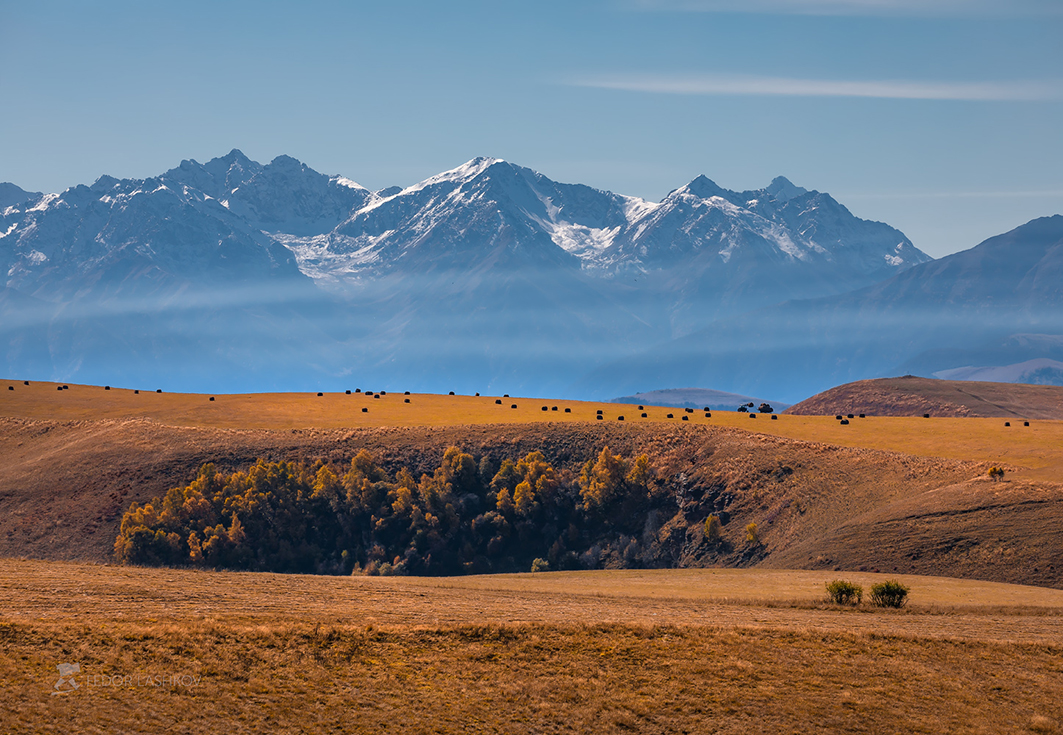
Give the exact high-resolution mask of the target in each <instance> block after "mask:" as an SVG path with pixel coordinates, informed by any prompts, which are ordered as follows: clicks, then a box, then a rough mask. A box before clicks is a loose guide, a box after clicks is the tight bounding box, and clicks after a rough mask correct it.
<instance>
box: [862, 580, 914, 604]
mask: <svg viewBox="0 0 1063 735" xmlns="http://www.w3.org/2000/svg"><path fill="white" fill-rule="evenodd" d="M907 601H908V588H907V587H905V586H904V585H903V584H901V583H900V582H898V581H896V580H894V579H890V580H887V581H885V582H879V583H878V584H874V585H871V604H872V605H877V606H878V607H904V603H905V602H907Z"/></svg>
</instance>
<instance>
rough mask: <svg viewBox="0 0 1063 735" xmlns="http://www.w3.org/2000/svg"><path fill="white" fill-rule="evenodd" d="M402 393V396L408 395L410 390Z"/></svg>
mask: <svg viewBox="0 0 1063 735" xmlns="http://www.w3.org/2000/svg"><path fill="white" fill-rule="evenodd" d="M402 395H404V396H408V395H410V391H406V392H405V393H403V394H402Z"/></svg>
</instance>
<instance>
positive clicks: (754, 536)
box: [746, 523, 760, 546]
mask: <svg viewBox="0 0 1063 735" xmlns="http://www.w3.org/2000/svg"><path fill="white" fill-rule="evenodd" d="M746 541H748V542H749V543H751V544H753V545H754V546H759V545H760V534H759V533H757V524H756V523H750V524H749V525H748V526H746Z"/></svg>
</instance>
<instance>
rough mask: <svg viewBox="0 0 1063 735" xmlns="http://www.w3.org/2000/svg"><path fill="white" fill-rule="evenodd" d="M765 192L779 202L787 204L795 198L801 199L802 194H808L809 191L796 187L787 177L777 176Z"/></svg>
mask: <svg viewBox="0 0 1063 735" xmlns="http://www.w3.org/2000/svg"><path fill="white" fill-rule="evenodd" d="M764 192H765V193H766V194H770V195H771V197H772V198H773V199H774V200H775V201H777V202H785V201H788V200H790V199H794V198H795V197H799V196H801V195H802V194H807V193H808V189H805V188H803V187H800V186H795V185H794V184H793V183H792V182H791V181H790V180H789V179H788V178H786V177H785V176H776V177H775V178H774V179H772V180H771V183H770V184H768V186H767V187H765V189H764Z"/></svg>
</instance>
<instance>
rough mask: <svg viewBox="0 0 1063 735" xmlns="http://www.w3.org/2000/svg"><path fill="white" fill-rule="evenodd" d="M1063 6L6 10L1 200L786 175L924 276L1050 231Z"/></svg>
mask: <svg viewBox="0 0 1063 735" xmlns="http://www.w3.org/2000/svg"><path fill="white" fill-rule="evenodd" d="M1060 39H1063V1H1061V0H1011V1H1010V2H1003V1H998V0H919V1H917V0H587V1H586V2H576V1H574V0H569V1H568V2H553V1H552V0H537V1H536V2H522V3H516V2H512V3H511V2H505V3H500V2H497V0H495V1H494V2H467V1H463V0H455V1H452V2H428V1H425V2H414V1H411V0H389V1H388V2H376V3H372V4H370V3H361V2H303V3H298V4H296V3H279V2H267V1H262V0H260V1H258V2H228V3H213V2H198V1H195V0H185V1H184V2H181V3H162V2H146V1H143V0H138V1H137V2H51V1H49V0H40V1H35V2H32V3H25V2H12V1H10V0H0V100H3V102H2V103H0V181H12V182H14V183H16V184H18V185H20V186H22V187H24V188H27V189H31V190H44V191H58V190H61V189H64V188H66V187H67V186H70V185H73V184H76V183H89V182H91V181H93V180H95V179H96V178H97V177H98V176H99V175H101V174H103V173H107V174H111V175H114V176H123V177H126V176H128V177H142V176H149V175H153V174H156V173H160V172H162V171H164V170H166V169H168V168H171V167H173V166H175V165H177V164H178V163H179V162H180V160H181V159H183V158H195V159H197V160H200V161H204V160H207V159H209V158H212V157H214V156H218V155H223V154H225V153H227V152H228V151H229V150H230V149H231V148H234V147H235V148H240V149H241V150H243V151H244V152H245V153H246V154H247V155H249V156H250V157H252V158H254V159H256V160H260V161H263V162H265V161H268V160H270V159H272V158H273V157H274V156H277V155H279V154H282V153H286V154H289V155H292V156H294V157H296V158H298V159H300V160H302V161H304V162H306V163H307V164H309V165H310V166H312V167H313V168H315V169H317V170H319V171H322V172H325V173H338V174H343V175H345V176H348V177H350V178H352V179H355V180H356V181H359V182H361V183H362V184H364V185H366V186H369V187H371V188H382V187H384V186H390V185H394V184H403V185H404V184H410V183H413V182H415V181H417V180H420V179H422V178H424V177H426V176H429V175H431V174H433V173H437V172H439V171H441V170H444V169H447V168H452V167H454V166H456V165H459V164H460V163H462V162H464V161H466V160H468V159H469V158H472V157H474V156H477V155H488V156H498V157H502V158H506V159H508V160H511V161H514V162H516V163H519V164H522V165H525V166H529V167H531V168H534V169H537V170H539V171H541V172H543V173H544V174H546V175H547V176H549V177H551V178H554V179H557V180H560V181H578V182H582V183H587V184H591V185H593V186H597V187H600V188H603V189H610V190H613V191H618V192H621V193H625V194H634V195H638V196H643V197H647V198H650V199H660V198H661V197H662V196H664V195H665V194H666V193H667V192H668V191H669V190H671V189H673V188H675V187H678V186H681V185H683V184H685V183H686V182H687V181H689V180H690V179H692V178H694V177H695V176H697V175H698V174H705V175H706V176H708V177H709V178H711V179H713V180H715V181H716V182H717V183H718V184H720V185H721V186H724V187H727V188H731V189H750V188H759V187H761V186H764V185H766V184H767V183H768V182H769V181H770V180H771V179H772V178H773V177H774V176H777V175H780V174H782V175H785V176H787V177H788V178H790V179H791V180H793V181H794V182H795V183H797V184H799V185H801V186H805V187H807V188H813V189H819V190H821V191H828V192H830V193H832V194H833V195H834V196H835V197H836V198H838V199H839V200H840V201H841V202H842V203H843V204H846V205H847V206H849V208H850V209H852V210H853V212H854V213H855V214H857V215H859V216H861V217H865V218H869V219H876V220H881V221H885V222H889V223H890V224H892V225H894V226H896V227H899V228H900V229H902V230H903V231H904V232H905V233H906V234H907V235H908V236H909V237H910V238H912V240H913V242H914V243H915V244H916V245H917V246H918V247H920V248H922V249H923V250H925V251H927V252H929V253H930V254H932V255H934V256H941V255H944V254H946V253H949V252H954V251H956V250H961V249H964V248H967V247H970V246H972V245H974V244H976V243H977V242H979V241H980V240H982V239H984V238H986V237H989V236H991V235H994V234H998V233H1000V232H1003V231H1006V230H1008V229H1011V228H1012V227H1015V226H1017V225H1019V224H1022V223H1023V222H1025V221H1027V220H1029V219H1031V218H1033V217H1037V216H1043V215H1048V214H1056V213H1063V132H1061V131H1063V43H1060Z"/></svg>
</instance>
